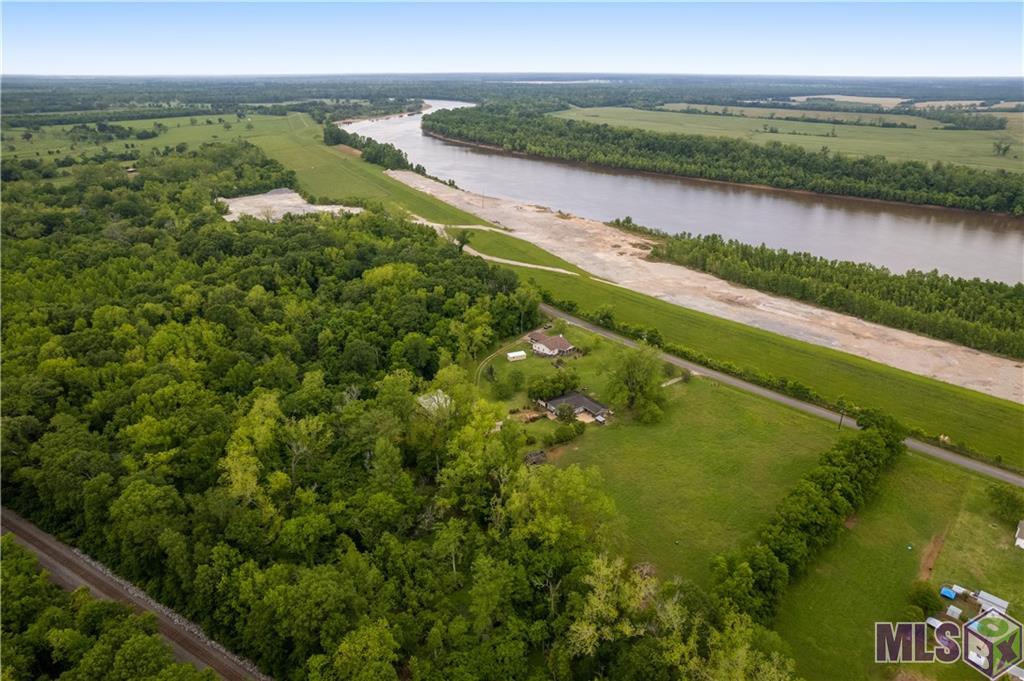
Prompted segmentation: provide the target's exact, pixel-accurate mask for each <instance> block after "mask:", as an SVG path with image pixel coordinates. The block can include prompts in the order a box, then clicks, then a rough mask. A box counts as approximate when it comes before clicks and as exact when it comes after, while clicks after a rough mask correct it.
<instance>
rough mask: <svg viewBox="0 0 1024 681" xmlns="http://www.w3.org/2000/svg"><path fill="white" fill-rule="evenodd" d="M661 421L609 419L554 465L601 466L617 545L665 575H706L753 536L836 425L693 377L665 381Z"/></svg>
mask: <svg viewBox="0 0 1024 681" xmlns="http://www.w3.org/2000/svg"><path fill="white" fill-rule="evenodd" d="M665 390H666V391H667V394H668V396H669V401H668V403H667V405H666V407H665V417H664V419H663V420H662V421H661V423H657V424H654V425H642V424H638V423H634V422H630V421H628V420H626V419H622V418H617V419H614V420H613V422H612V423H611V424H609V425H608V426H605V427H597V426H590V427H588V428H587V431H586V432H585V433H584V434H583V436H582V437H581V438H579V439H577V440H575V441H573V442H571V443H569V445H568V447H567V449H566V450H565V452H564V454H563V455H562V456H561V457H560V458H559V459H558V461H557V463H558V465H569V464H574V463H575V464H581V465H583V466H595V467H596V468H598V469H599V470H600V471H601V474H602V478H603V481H604V489H605V491H606V492H607V493H608V494H609V496H611V497H612V499H614V501H615V505H616V508H617V510H618V511H619V514H620V515H621V517H622V521H623V525H622V527H621V528H619V531H618V532H617V533H616V535H615V542H616V544H617V546H616V548H617V549H618V550H619V551H621V552H622V553H623V554H624V555H625V556H626V557H627V559H628V560H629V561H631V562H634V563H635V562H645V561H646V562H650V563H652V564H654V566H655V567H656V568H657V569H658V574H659V575H660V576H661V577H662V578H664V579H671V578H673V577H677V576H679V577H684V578H687V579H692V580H694V581H695V582H697V583H699V584H707V583H708V582H709V580H710V576H711V574H710V561H711V559H712V558H713V557H714V556H715V555H717V554H719V553H723V552H727V551H730V550H732V549H735V548H737V547H739V546H742V545H743V544H745V543H747V542H751V541H753V540H754V539H755V537H756V535H757V532H758V531H759V530H760V528H761V525H762V524H763V523H764V522H765V521H766V520H767V518H768V515H769V514H770V513H771V512H772V511H773V510H774V508H775V506H776V504H777V503H778V502H779V500H780V499H781V498H782V497H783V496H784V495H785V494H786V493H787V492H788V491H789V490H790V488H792V486H793V485H794V484H796V482H797V480H799V478H800V477H801V476H802V475H803V474H804V473H805V472H807V470H809V469H810V468H811V467H812V466H813V465H814V464H815V462H816V461H817V460H818V456H819V455H820V454H821V453H822V452H824V451H825V450H826V449H828V448H829V446H831V444H832V443H833V441H834V440H835V439H836V437H837V436H838V432H837V431H836V428H835V426H833V425H832V424H829V423H826V422H825V421H822V420H820V419H816V418H814V417H812V416H808V415H806V414H803V413H801V412H798V411H795V410H792V409H788V408H786V407H783V406H780V405H777V404H775V403H773V402H769V401H768V400H765V399H762V398H760V397H755V396H753V395H749V394H747V393H743V392H740V391H738V390H734V389H732V388H729V387H727V386H722V385H718V384H716V383H712V382H709V381H703V380H698V379H694V380H692V381H691V382H690V383H685V384H684V383H677V384H675V385H673V386H669V387H668V388H666V389H665Z"/></svg>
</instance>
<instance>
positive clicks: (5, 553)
mask: <svg viewBox="0 0 1024 681" xmlns="http://www.w3.org/2000/svg"><path fill="white" fill-rule="evenodd" d="M0 585H2V590H3V603H4V608H3V616H2V621H3V630H2V633H0V635H2V643H3V650H4V672H3V678H4V680H5V681H14V680H16V679H33V680H38V681H43V680H45V679H58V678H59V679H62V680H63V681H136V680H137V679H151V680H152V681H215V679H216V678H217V676H216V675H215V674H214V673H213V672H211V671H209V670H206V671H202V672H200V671H199V670H197V669H196V668H195V667H192V666H190V665H185V664H176V663H175V662H174V661H173V659H172V657H171V650H170V647H169V646H168V645H167V642H166V641H164V640H163V639H162V638H161V637H160V636H159V635H158V634H157V633H156V619H155V618H154V617H153V616H152V615H135V614H133V613H132V611H131V609H130V608H128V607H127V606H125V605H121V604H119V603H113V602H110V601H99V600H96V599H94V598H93V597H92V596H90V595H89V591H88V590H87V589H78V590H76V591H75V592H73V593H70V594H69V593H67V592H65V591H63V590H61V589H60V588H59V587H58V586H57V585H55V584H54V583H53V582H51V581H50V580H49V579H47V577H46V575H45V574H43V573H42V572H40V570H39V565H38V563H37V562H36V559H35V558H34V557H33V556H32V555H31V554H29V553H28V552H27V551H26V550H25V549H23V548H21V547H20V546H18V545H17V544H15V543H14V541H13V540H12V539H11V537H10V536H9V535H4V537H3V539H0Z"/></svg>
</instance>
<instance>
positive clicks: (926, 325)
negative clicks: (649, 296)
mask: <svg viewBox="0 0 1024 681" xmlns="http://www.w3.org/2000/svg"><path fill="white" fill-rule="evenodd" d="M610 224H613V225H615V226H617V227H621V228H624V229H630V230H633V229H637V227H636V225H634V224H633V223H632V221H631V220H630V219H629V218H625V219H624V220H614V221H612V222H611V223H610ZM642 231H644V232H645V233H652V234H655V236H656V237H657V239H658V240H657V242H656V243H655V245H654V247H653V248H652V249H651V257H652V258H655V259H660V260H666V261H668V262H672V263H676V264H677V265H683V266H684V267H689V268H691V269H695V270H700V271H702V272H707V273H709V274H713V275H715V276H716V277H719V278H720V279H725V280H726V281H731V282H734V283H737V284H742V285H743V286H749V287H751V288H755V289H757V290H759V291H766V292H768V293H776V294H779V295H783V296H786V297H788V298H796V299H797V300H803V301H805V302H808V303H811V304H813V305H818V306H820V307H824V308H828V309H830V310H835V311H836V312H842V313H844V314H849V315H853V316H855V317H860V318H861V319H866V320H868V321H871V322H877V323H879V324H884V325H886V326H891V327H893V328H897V329H906V330H908V331H913V332H915V333H922V334H925V335H927V336H932V337H934V338H942V339H944V340H949V341H952V342H954V343H959V344H961V345H966V346H968V347H972V348H975V349H977V350H984V351H987V352H994V353H997V354H1002V355H1007V356H1010V357H1016V358H1024V284H1020V283H1018V284H1015V285H1013V286H1011V285H1009V284H1005V283H1002V282H994V281H982V280H980V279H960V278H956V277H951V276H949V275H945V274H939V273H938V272H936V271H932V272H916V271H910V272H907V273H906V274H893V273H891V272H889V270H887V269H886V268H884V267H875V266H874V265H870V264H867V263H853V262H844V261H836V260H828V259H825V258H820V257H817V256H814V255H811V254H809V253H790V252H789V251H787V250H785V249H776V248H769V247H767V246H765V245H763V244H762V245H760V246H750V245H748V244H743V243H740V242H739V241H735V240H732V239H730V240H728V241H726V240H725V239H723V238H722V237H721V236H719V235H717V234H711V235H706V236H702V235H693V234H686V233H683V234H677V235H668V234H663V233H657V232H652V231H651V230H642Z"/></svg>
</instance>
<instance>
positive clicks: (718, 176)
mask: <svg viewBox="0 0 1024 681" xmlns="http://www.w3.org/2000/svg"><path fill="white" fill-rule="evenodd" d="M661 115H664V116H670V117H673V116H683V115H685V114H674V113H663V114H661ZM720 120H726V119H720ZM423 129H424V130H426V131H427V132H429V133H432V134H435V135H439V136H442V137H446V138H451V139H456V140H462V141H466V142H472V143H476V144H484V145H489V146H494V147H498V148H500V149H503V150H505V151H509V152H515V153H522V154H528V155H534V156H540V157H545V158H555V159H560V160H566V161H573V162H580V163H593V164H596V165H602V166H608V167H614V168H625V169H629V170H640V171H649V172H658V173H666V174H672V175H682V176H686V177H696V178H702V179H709V180H720V181H726V182H737V183H741V184H760V185H767V186H771V187H777V188H780V189H800V190H806V191H813V192H819V193H825V194H838V195H843V196H855V197H861V198H871V199H883V200H888V201H902V202H907V203H917V204H930V205H936V206H946V207H951V208H962V209H968V210H984V211H996V212H1007V213H1013V214H1016V215H1024V173H1009V172H1005V171H993V172H988V171H983V170H978V169H975V168H969V167H966V166H958V165H950V164H941V163H936V164H934V165H928V164H925V163H920V162H913V161H901V162H894V161H888V160H886V159H885V158H883V157H880V156H867V157H863V158H853V157H850V156H847V155H844V154H842V153H839V152H835V151H832V150H830V149H829V148H828V146H827V145H822V146H821V148H820V149H818V150H817V151H809V150H806V149H804V148H802V147H800V146H796V145H793V144H782V143H779V142H769V143H768V144H763V145H762V144H755V143H752V142H748V141H745V140H740V139H729V138H724V137H709V136H705V135H685V134H666V133H655V132H650V131H646V130H641V129H636V128H618V127H612V126H608V125H598V124H594V123H588V122H582V121H576V120H565V119H562V118H558V117H555V116H549V115H546V109H545V107H544V106H542V105H540V106H539V105H534V104H530V103H521V104H507V105H491V106H481V107H473V108H462V109H449V110H445V111H437V112H435V113H432V114H428V115H426V116H425V117H424V118H423Z"/></svg>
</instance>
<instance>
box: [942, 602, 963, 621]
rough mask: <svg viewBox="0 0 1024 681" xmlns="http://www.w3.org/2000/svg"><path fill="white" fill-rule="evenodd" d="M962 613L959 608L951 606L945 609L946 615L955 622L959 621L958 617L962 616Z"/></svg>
mask: <svg viewBox="0 0 1024 681" xmlns="http://www.w3.org/2000/svg"><path fill="white" fill-rule="evenodd" d="M963 612H964V611H963V610H961V609H960V608H958V607H956V606H955V605H951V606H949V607H948V608H946V614H947V615H949V616H950V617H952V618H953V619H955V620H956V619H960V615H962V614H963Z"/></svg>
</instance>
